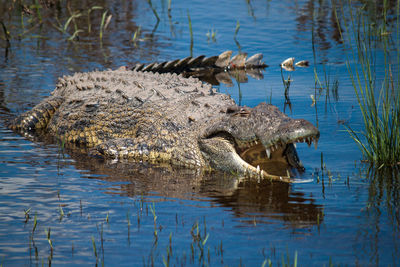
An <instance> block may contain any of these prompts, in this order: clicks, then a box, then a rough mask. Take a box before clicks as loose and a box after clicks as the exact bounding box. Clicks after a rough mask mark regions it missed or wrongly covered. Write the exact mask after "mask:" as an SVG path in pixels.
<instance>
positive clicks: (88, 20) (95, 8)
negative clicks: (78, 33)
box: [86, 6, 103, 33]
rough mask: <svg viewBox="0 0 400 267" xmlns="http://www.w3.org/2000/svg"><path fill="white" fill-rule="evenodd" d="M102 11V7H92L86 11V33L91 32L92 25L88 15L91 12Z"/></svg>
mask: <svg viewBox="0 0 400 267" xmlns="http://www.w3.org/2000/svg"><path fill="white" fill-rule="evenodd" d="M100 9H103V7H102V6H92V7H90V8H89V9H88V10H87V15H86V16H87V24H88V33H91V31H92V23H91V21H90V14H91V13H92V11H94V10H100Z"/></svg>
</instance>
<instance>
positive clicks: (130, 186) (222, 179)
mask: <svg viewBox="0 0 400 267" xmlns="http://www.w3.org/2000/svg"><path fill="white" fill-rule="evenodd" d="M71 154H72V156H73V158H74V159H75V162H74V165H75V167H76V168H77V169H82V170H89V173H90V174H89V175H88V176H87V178H91V177H93V176H94V177H95V178H96V179H104V180H107V181H112V182H116V181H117V182H124V183H123V184H120V185H119V186H120V188H119V189H115V188H113V189H112V191H108V192H106V193H112V194H121V195H125V196H129V197H134V196H141V195H149V194H150V195H151V194H155V195H159V196H163V197H169V198H180V199H196V198H199V197H200V198H204V197H207V198H211V199H212V201H213V202H215V203H217V204H220V205H222V206H224V207H229V208H230V209H231V210H232V211H233V212H234V214H235V216H237V217H248V218H256V217H257V220H258V219H260V220H262V218H264V220H265V218H268V220H270V219H273V220H278V221H283V222H285V224H287V225H288V226H290V227H293V228H299V227H300V228H302V227H310V226H312V225H315V224H319V223H320V221H322V219H323V211H322V206H321V205H317V204H315V203H314V202H315V201H314V199H313V198H311V197H307V196H306V195H305V194H303V193H298V192H292V191H291V185H289V184H287V183H271V182H269V181H261V182H258V181H256V180H247V179H246V180H241V179H239V178H237V177H234V176H227V175H226V174H219V173H211V174H207V173H200V171H195V170H190V169H176V168H174V169H171V168H170V167H169V166H168V165H164V166H154V165H153V166H152V165H149V164H144V163H134V162H113V161H104V160H99V159H95V158H90V157H88V156H86V155H82V154H81V153H79V154H74V153H71ZM99 175H100V177H99Z"/></svg>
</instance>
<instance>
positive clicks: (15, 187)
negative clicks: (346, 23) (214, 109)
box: [0, 0, 400, 266]
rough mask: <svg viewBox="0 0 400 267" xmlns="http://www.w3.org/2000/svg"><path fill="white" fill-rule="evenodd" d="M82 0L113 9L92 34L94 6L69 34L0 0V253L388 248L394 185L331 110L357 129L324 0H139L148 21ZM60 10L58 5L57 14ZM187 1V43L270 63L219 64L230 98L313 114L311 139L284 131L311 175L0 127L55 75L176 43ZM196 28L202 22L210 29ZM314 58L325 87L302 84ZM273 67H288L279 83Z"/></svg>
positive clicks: (58, 260)
mask: <svg viewBox="0 0 400 267" xmlns="http://www.w3.org/2000/svg"><path fill="white" fill-rule="evenodd" d="M3 2H4V3H5V2H6V1H3ZM76 2H77V3H80V2H79V1H76ZM87 2H88V3H87V5H85V6H83V7H82V6H79V5H78V6H79V7H80V8H81V9H80V10H81V11H82V12H86V11H87V10H88V8H89V7H92V6H95V5H99V6H103V7H106V9H107V10H109V12H108V14H112V19H111V23H110V25H109V27H108V28H107V29H106V30H105V32H104V37H103V42H102V43H101V42H99V37H98V34H99V25H100V22H101V16H102V13H103V10H94V11H93V13H92V16H91V24H92V33H91V34H87V21H86V20H85V19H86V17H85V19H83V21H80V22H78V25H79V26H82V29H83V30H84V32H83V33H81V34H80V39H79V41H74V42H70V41H67V39H68V37H69V36H70V35H71V34H72V33H73V27H72V26H70V28H69V32H70V33H69V34H61V33H60V32H59V31H57V30H56V29H55V27H54V26H52V25H51V23H53V24H54V23H55V22H56V20H55V19H54V17H53V16H55V13H56V12H55V11H54V10H55V9H51V10H47V11H46V9H42V16H43V19H44V24H43V26H42V27H41V28H40V27H38V26H35V25H36V24H37V23H36V24H35V23H34V22H32V23H30V21H29V17H28V16H25V17H24V27H25V30H27V29H30V28H32V27H35V28H34V30H32V31H31V32H29V33H26V34H24V35H23V37H20V38H19V37H18V36H17V35H18V34H19V33H21V32H23V31H24V30H23V29H21V17H20V13H19V12H18V10H17V9H14V10H13V11H12V12H8V11H6V10H2V12H3V13H2V16H3V19H2V20H3V21H4V22H5V24H6V25H7V26H8V30H9V31H10V33H11V35H12V36H14V38H13V39H12V40H11V46H10V47H9V48H8V49H7V48H6V47H7V45H6V42H5V41H4V40H1V51H0V52H1V62H0V106H1V107H2V109H1V112H0V116H1V123H0V140H1V142H0V265H1V264H2V265H3V266H22V265H25V266H26V265H33V266H36V265H37V266H41V265H42V264H45V265H48V264H50V263H51V264H52V265H56V266H60V265H66V266H67V265H68V266H70V265H84V266H87V265H95V264H96V263H97V264H99V265H101V264H102V263H103V262H104V265H105V266H124V265H125V266H133V265H139V266H141V265H145V266H149V265H153V264H154V265H156V266H162V265H167V264H168V263H169V264H170V265H176V266H181V265H183V266H191V265H209V266H217V265H224V266H225V265H227V266H239V265H245V266H261V265H262V264H263V262H264V261H265V260H267V261H268V260H269V259H270V260H271V261H272V263H273V264H274V266H275V265H277V264H282V262H283V261H285V262H287V261H288V260H289V261H290V262H291V263H293V262H294V258H295V255H297V262H298V264H299V265H300V266H323V265H325V266H327V265H328V264H329V262H330V261H331V262H332V263H334V264H335V265H336V264H341V265H349V266H354V265H356V266H368V265H371V266H388V265H390V266H396V265H398V264H399V263H398V262H399V259H400V257H399V256H400V255H399V254H400V252H399V240H400V235H399V232H400V231H399V207H398V204H399V203H398V200H399V198H398V193H396V192H398V190H397V191H396V190H395V192H394V193H393V195H392V198H390V199H389V198H388V197H386V196H385V192H380V191H379V190H378V189H379V188H380V187H379V186H377V185H376V184H373V183H371V182H370V181H369V180H368V179H367V178H366V174H365V173H366V171H365V169H364V166H363V165H362V164H360V159H361V156H362V155H361V153H360V151H359V150H358V148H357V146H356V144H355V143H354V141H353V140H352V139H351V138H350V136H349V134H348V133H347V132H346V131H345V127H344V126H343V123H348V124H349V125H351V126H352V127H353V128H355V129H361V122H362V121H361V114H360V112H359V108H358V104H357V101H356V98H355V95H354V91H353V88H352V87H351V81H350V79H349V76H348V73H347V69H346V66H345V52H344V50H343V47H342V45H341V44H340V42H339V41H338V40H339V39H338V35H337V31H336V29H335V21H334V19H333V18H332V17H331V16H332V14H331V12H330V11H329V10H330V9H329V5H328V4H326V5H325V4H322V5H320V4H319V1H296V2H293V1H277V2H275V1H271V2H270V1H251V3H250V4H246V3H247V1H235V0H230V1H213V2H203V1H190V3H188V2H187V1H172V6H171V7H172V9H171V12H170V13H168V10H167V8H168V3H167V2H168V1H153V2H154V3H153V6H154V7H155V8H156V10H157V11H158V14H159V16H160V19H161V20H160V22H159V24H158V25H156V18H155V17H154V15H153V13H152V11H151V9H150V7H149V5H148V3H147V2H146V1H101V2H99V1H87ZM4 3H2V5H3V6H4V7H6V6H8V5H5V4H4ZM78 6H75V5H73V4H72V5H71V9H72V10H78V9H79V8H78ZM65 12H66V10H65V7H64V9H62V10H61V13H59V17H60V23H62V24H63V25H64V23H66V21H67V19H68V17H69V14H66V13H65ZM188 15H189V16H190V18H191V23H192V29H193V49H192V53H193V54H194V55H201V54H205V55H208V56H211V55H216V54H219V53H221V52H223V51H225V50H233V51H235V53H237V52H238V51H239V49H240V50H241V51H243V52H247V53H248V54H249V55H252V54H255V53H263V54H264V57H265V62H266V63H267V64H268V65H269V67H268V68H267V69H266V70H265V72H264V73H263V74H264V79H262V80H255V79H252V78H250V77H249V80H248V82H246V83H241V84H240V87H239V86H238V84H237V83H236V81H235V80H234V79H233V86H232V87H228V86H225V85H223V84H222V85H219V86H216V88H217V89H218V90H219V91H220V92H223V93H226V94H230V95H232V96H233V97H234V99H235V100H236V102H237V103H240V104H241V105H247V106H255V105H257V104H258V103H260V102H271V103H273V104H274V105H277V106H278V107H279V108H280V109H281V110H284V111H285V112H286V113H287V114H288V115H290V116H291V117H295V118H305V119H307V120H309V121H311V122H312V123H313V124H315V125H317V126H318V127H319V129H320V132H321V137H320V140H319V144H318V148H317V149H316V150H315V149H313V148H308V147H307V145H306V144H299V145H298V146H297V147H298V153H299V155H300V158H301V159H302V162H303V164H304V165H305V167H306V172H305V173H304V174H303V176H302V177H301V179H302V180H303V181H310V182H307V183H296V184H293V185H281V184H273V185H271V184H269V183H265V184H264V183H261V184H259V183H257V182H249V181H246V182H240V181H236V179H233V178H232V177H224V176H223V175H208V176H207V175H206V176H199V175H196V174H195V173H190V172H187V171H185V170H165V169H154V168H151V166H143V165H140V164H132V163H103V162H98V161H96V160H94V159H90V158H85V157H82V156H79V155H73V154H71V153H70V154H69V153H68V151H63V150H62V149H61V147H60V146H59V145H57V144H53V145H50V144H45V143H41V142H32V141H28V140H27V139H25V138H24V137H21V136H19V135H17V134H15V133H13V132H12V131H10V130H8V129H7V128H6V127H5V124H4V121H5V120H6V119H7V118H9V117H10V114H18V113H21V112H23V111H26V110H28V109H30V108H31V107H33V106H34V105H35V104H37V103H39V102H40V101H41V100H42V99H43V98H44V97H46V96H47V95H49V93H50V92H51V91H52V90H53V88H54V84H55V82H56V79H57V77H59V76H62V75H65V74H71V73H73V72H76V71H89V70H93V69H105V68H117V67H119V66H121V65H132V64H134V63H137V62H152V61H165V60H171V59H175V58H182V57H186V56H188V55H190V53H191V49H190V33H189V25H188ZM313 16H314V19H313ZM71 25H72V24H71ZM237 25H240V28H239V30H238V32H237V34H236V38H234V37H235V29H236V26H237ZM139 26H140V29H141V33H140V34H138V36H137V38H136V39H135V41H134V42H132V38H133V36H134V33H135V31H136V30H137V29H138V27H139ZM312 29H314V34H315V53H316V62H314V60H313V58H314V57H313V46H312V34H311V31H312ZM208 32H209V33H211V32H216V38H215V39H216V40H215V41H213V40H212V39H211V38H210V39H209V40H208V38H207V35H206V34H207V33H208ZM288 57H296V59H298V60H309V61H310V63H311V66H310V67H308V68H297V69H296V71H294V72H287V71H281V69H280V67H279V63H280V62H282V61H283V60H284V59H286V58H288ZM323 64H324V66H325V70H326V73H327V75H328V77H329V82H330V90H326V89H323V90H319V89H315V88H316V87H315V79H314V67H315V69H316V70H317V73H318V75H319V77H320V79H321V80H322V81H324V80H325V78H324V72H323V68H324V67H323ZM282 79H285V80H287V79H290V80H291V81H292V82H291V86H290V90H289V99H287V98H285V94H284V85H283V82H282ZM336 80H337V81H338V85H339V86H338V89H337V90H332V88H334V86H333V84H334V83H335V81H336ZM311 95H313V97H314V99H316V100H317V101H316V103H315V104H314V105H312V104H313V101H312V98H311ZM288 100H290V104H289V101H288ZM321 161H323V162H322V163H321ZM321 165H325V166H326V167H325V170H321ZM26 214H29V216H28V215H26ZM35 216H36V221H37V224H36V227H35V226H34V220H35V219H34V218H35ZM197 225H198V227H197ZM33 229H34V230H33ZM46 231H47V232H46ZM48 232H50V235H49V240H50V242H49V241H48V235H47V233H48ZM51 247H52V248H51ZM96 255H97V258H96Z"/></svg>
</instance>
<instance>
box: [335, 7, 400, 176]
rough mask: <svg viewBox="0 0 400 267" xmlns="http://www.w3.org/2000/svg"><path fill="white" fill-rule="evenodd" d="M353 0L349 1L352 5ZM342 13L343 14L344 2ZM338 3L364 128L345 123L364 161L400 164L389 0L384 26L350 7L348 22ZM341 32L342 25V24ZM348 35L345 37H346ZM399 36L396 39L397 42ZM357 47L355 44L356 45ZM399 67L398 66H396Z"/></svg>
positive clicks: (399, 96) (399, 88) (399, 97)
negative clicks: (380, 59)
mask: <svg viewBox="0 0 400 267" xmlns="http://www.w3.org/2000/svg"><path fill="white" fill-rule="evenodd" d="M350 4H351V3H350V2H349V5H350ZM399 6H400V1H399V0H398V1H397V17H396V19H397V38H399V36H398V32H399ZM340 8H341V13H342V14H343V6H341V7H340ZM336 9H337V7H334V12H335V16H336V21H337V25H338V26H339V27H341V25H344V33H345V34H346V36H343V35H341V38H342V40H343V43H344V45H345V46H347V48H348V50H349V51H350V53H351V56H352V59H353V60H354V61H356V62H357V64H352V63H351V62H352V60H351V58H350V57H349V56H348V55H346V56H347V60H346V65H347V68H348V72H349V75H350V78H351V81H352V84H353V87H354V91H355V93H356V97H357V101H358V104H359V106H360V111H361V114H362V118H363V124H364V130H362V131H356V130H354V129H353V128H352V127H351V126H350V125H346V127H347V131H348V132H349V134H350V136H351V137H352V138H353V140H354V141H355V142H356V143H357V145H358V146H359V148H360V149H361V151H362V153H363V157H364V159H365V161H367V162H369V163H370V164H371V165H373V166H374V167H375V168H378V169H379V168H383V167H395V168H397V169H398V168H399V166H400V93H399V92H400V79H399V74H398V75H397V77H393V74H392V65H393V63H392V61H391V60H392V59H395V60H396V59H397V62H396V63H395V64H397V66H399V63H400V60H399V48H398V47H397V49H396V50H395V53H397V55H396V57H393V56H392V55H391V53H392V51H393V50H390V42H389V37H388V31H389V30H388V29H387V28H386V25H388V21H387V11H388V10H387V1H384V8H383V11H382V12H383V13H382V14H374V15H375V16H378V15H382V17H383V22H382V26H381V27H378V26H375V27H371V21H370V17H369V16H367V15H365V14H364V13H363V11H362V10H361V9H357V10H356V11H355V14H354V12H353V11H352V9H351V8H350V9H349V17H350V22H349V25H348V24H347V23H346V22H345V20H344V19H343V20H340V18H339V17H338V12H337V10H336ZM340 29H341V30H340V32H341V34H342V28H340ZM377 36H378V37H377ZM345 39H346V41H345ZM398 42H399V40H397V43H398ZM353 45H354V46H355V48H354V46H353ZM377 45H381V46H382V50H383V51H382V52H383V56H384V66H385V70H384V71H385V72H384V77H383V81H382V83H381V85H380V86H379V85H377V83H378V81H377V79H376V65H375V64H376V59H377V58H376V51H375V50H374V48H375V47H376V46H377ZM397 71H398V70H397Z"/></svg>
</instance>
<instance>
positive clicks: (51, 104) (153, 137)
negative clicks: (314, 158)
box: [9, 53, 319, 182]
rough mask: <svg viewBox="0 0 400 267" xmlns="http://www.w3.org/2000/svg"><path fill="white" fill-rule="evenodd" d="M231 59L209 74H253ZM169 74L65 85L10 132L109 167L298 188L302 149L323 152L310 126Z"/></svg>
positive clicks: (112, 73)
mask: <svg viewBox="0 0 400 267" xmlns="http://www.w3.org/2000/svg"><path fill="white" fill-rule="evenodd" d="M228 54H229V53H228ZM225 55H226V54H224V53H223V54H222V56H221V55H220V56H217V57H213V59H212V61H213V63H212V64H210V63H209V62H208V63H207V64H209V65H208V66H211V67H207V68H218V71H228V70H235V69H237V70H240V69H246V68H247V69H251V64H247V65H246V60H243V58H245V57H242V59H241V60H240V62H242V63H241V64H240V65H234V64H232V61H233V60H231V59H226V58H224V57H225ZM229 57H230V55H229ZM257 58H258V59H259V58H260V57H259V56H257ZM205 59H207V58H204V57H203V58H202V62H207V61H206V60H205ZM258 59H257V60H256V61H251V62H257V64H253V65H254V67H255V68H257V67H258V66H257V65H259V66H260V67H261V64H259V63H260V61H259V60H258ZM190 61H191V60H190V59H189V60H187V59H186V63H185V64H186V65H187V66H188V65H189V64H188V62H190ZM221 62H222V63H221ZM243 62H244V63H243ZM247 62H248V61H247ZM216 63H217V65H216ZM174 64H176V62H175V63H174ZM185 64H183V65H185ZM163 66H164V69H163V67H160V66H159V67H158V71H156V69H155V68H154V65H153V67H148V68H147V69H143V68H142V69H140V68H138V67H137V66H136V67H134V68H133V69H131V68H127V67H120V68H118V69H115V70H102V71H91V72H84V73H75V74H73V75H69V76H63V77H60V78H59V79H58V82H57V84H56V87H55V89H54V91H53V92H52V93H51V95H50V96H49V97H47V98H46V99H44V100H43V101H42V102H40V103H39V104H37V105H36V106H35V107H33V109H31V110H29V111H27V112H25V113H23V114H21V115H19V116H18V117H16V118H14V119H13V120H12V121H11V123H10V124H9V127H10V128H11V129H12V130H14V131H16V132H19V133H21V134H23V135H25V136H51V137H52V138H54V139H57V140H59V141H62V142H63V143H64V144H65V145H66V146H71V147H80V148H84V149H83V151H86V152H87V153H88V154H89V155H91V156H94V157H101V158H105V159H113V160H121V161H123V160H133V161H136V162H150V163H153V164H165V163H167V164H169V165H174V166H182V167H185V168H192V169H203V170H220V171H225V172H229V173H235V174H238V175H242V176H246V177H247V176H248V177H257V178H258V179H260V178H263V179H264V178H265V179H270V180H274V181H283V182H292V181H293V179H292V176H293V171H296V170H298V171H299V172H301V171H303V170H304V167H303V165H302V163H301V161H300V159H299V157H298V155H297V152H296V145H295V143H297V142H306V143H308V145H309V146H310V145H311V144H312V143H314V144H315V145H316V144H317V142H318V138H319V131H318V129H317V128H316V127H315V126H314V125H312V124H311V123H310V122H308V121H306V120H304V119H292V118H290V117H288V116H287V115H285V114H284V113H282V112H280V111H279V109H278V108H277V107H276V106H273V105H271V104H266V103H260V104H258V105H257V106H255V107H253V108H250V107H246V106H238V105H237V104H236V103H235V102H234V100H233V99H232V98H231V97H230V96H228V95H226V94H223V93H219V92H217V90H216V89H215V88H213V87H212V85H210V84H208V83H204V82H201V81H200V80H199V79H197V78H193V77H190V75H188V77H184V76H183V75H182V74H177V73H174V72H175V71H173V68H171V66H168V64H166V63H164V64H163ZM178 66H179V65H178ZM198 66H200V68H201V67H202V66H201V64H200V65H198ZM198 66H196V68H198ZM166 67H168V68H166ZM203 67H204V66H203ZM179 68H181V67H179ZM162 69H163V70H165V71H162ZM176 69H177V68H175V70H176ZM181 69H185V70H187V69H188V68H186V67H185V68H181ZM190 69H191V70H193V68H190ZM166 70H168V71H166ZM159 72H165V73H159Z"/></svg>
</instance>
